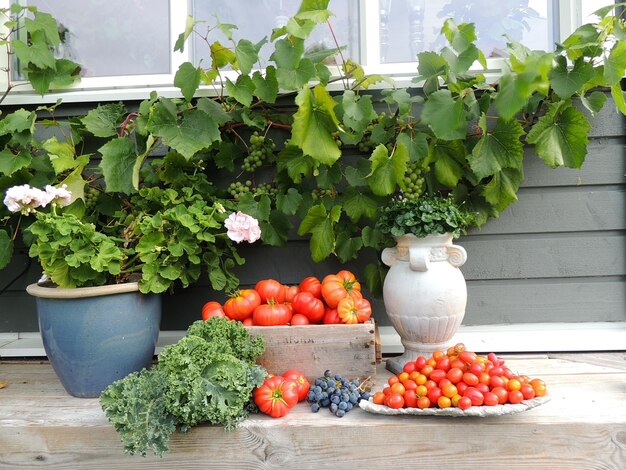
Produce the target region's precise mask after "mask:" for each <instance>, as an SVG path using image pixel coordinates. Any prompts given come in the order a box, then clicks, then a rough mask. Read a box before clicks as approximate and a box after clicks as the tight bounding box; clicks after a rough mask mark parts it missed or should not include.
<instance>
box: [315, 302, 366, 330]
mask: <svg viewBox="0 0 626 470" xmlns="http://www.w3.org/2000/svg"><path fill="white" fill-rule="evenodd" d="M320 303H321V301H320ZM337 314H338V315H339V318H341V321H342V322H343V323H349V324H351V323H364V322H366V321H367V320H369V318H370V317H371V316H372V306H371V305H370V303H369V301H368V300H366V299H364V298H362V297H361V298H360V299H355V298H353V297H346V298H344V299H341V300H340V301H339V303H338V304H337Z"/></svg>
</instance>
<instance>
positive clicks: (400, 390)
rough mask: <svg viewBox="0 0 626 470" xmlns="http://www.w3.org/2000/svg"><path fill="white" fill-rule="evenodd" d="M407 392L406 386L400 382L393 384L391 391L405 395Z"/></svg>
mask: <svg viewBox="0 0 626 470" xmlns="http://www.w3.org/2000/svg"><path fill="white" fill-rule="evenodd" d="M404 392H406V388H404V385H402V384H401V383H400V382H396V383H395V384H393V385H392V386H391V393H395V394H396V395H404Z"/></svg>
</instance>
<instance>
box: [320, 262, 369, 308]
mask: <svg viewBox="0 0 626 470" xmlns="http://www.w3.org/2000/svg"><path fill="white" fill-rule="evenodd" d="M340 273H343V274H342V276H338V275H336V274H329V275H328V276H326V277H325V278H324V280H323V281H322V297H323V298H324V301H325V302H326V305H328V306H329V307H330V308H335V307H337V305H339V301H340V300H341V299H344V298H346V297H348V296H355V297H358V296H360V294H361V284H360V283H359V281H357V280H356V278H355V277H354V275H353V274H351V273H349V271H340ZM346 273H348V274H346Z"/></svg>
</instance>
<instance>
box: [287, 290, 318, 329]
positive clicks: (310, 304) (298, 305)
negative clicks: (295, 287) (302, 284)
mask: <svg viewBox="0 0 626 470" xmlns="http://www.w3.org/2000/svg"><path fill="white" fill-rule="evenodd" d="M291 307H292V308H293V313H300V314H302V315H304V316H305V317H307V318H308V319H309V321H310V322H311V323H317V322H319V321H320V320H321V319H322V318H324V310H325V309H324V303H323V302H322V301H321V300H320V299H318V298H316V297H314V296H313V294H311V293H310V292H307V291H303V292H298V293H297V294H296V296H295V297H294V298H293V301H292V302H291Z"/></svg>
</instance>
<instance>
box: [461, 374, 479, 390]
mask: <svg viewBox="0 0 626 470" xmlns="http://www.w3.org/2000/svg"><path fill="white" fill-rule="evenodd" d="M463 382H465V383H466V384H467V385H469V386H471V387H473V386H474V385H476V384H478V377H476V376H475V375H474V374H472V373H471V372H466V373H465V374H463Z"/></svg>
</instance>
